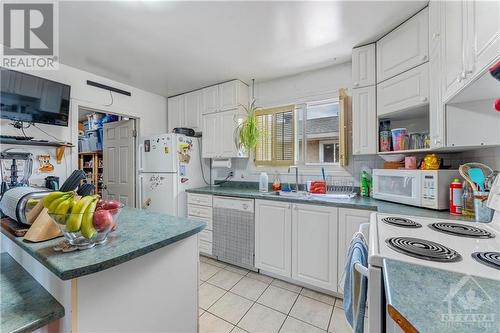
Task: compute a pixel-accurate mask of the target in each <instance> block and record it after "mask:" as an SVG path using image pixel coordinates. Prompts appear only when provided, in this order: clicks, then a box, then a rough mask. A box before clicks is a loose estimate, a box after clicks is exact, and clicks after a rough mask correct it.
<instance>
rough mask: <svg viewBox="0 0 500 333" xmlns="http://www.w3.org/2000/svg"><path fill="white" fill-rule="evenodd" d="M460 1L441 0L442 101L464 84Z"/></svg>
mask: <svg viewBox="0 0 500 333" xmlns="http://www.w3.org/2000/svg"><path fill="white" fill-rule="evenodd" d="M464 7H465V4H464V3H463V2H462V1H443V2H442V5H441V27H442V29H441V68H442V69H441V70H442V80H441V81H442V96H443V102H446V101H447V100H448V99H450V98H451V97H453V96H454V95H455V93H456V92H457V91H458V90H459V89H460V88H461V87H462V86H463V85H464V80H465V75H466V74H465V69H464V65H465V64H464V57H465V55H464V50H463V45H464V41H465V40H464V30H465V24H464V15H465V9H464Z"/></svg>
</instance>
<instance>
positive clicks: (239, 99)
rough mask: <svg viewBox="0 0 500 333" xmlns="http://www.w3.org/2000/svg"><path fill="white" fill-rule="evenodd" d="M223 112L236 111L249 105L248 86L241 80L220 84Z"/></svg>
mask: <svg viewBox="0 0 500 333" xmlns="http://www.w3.org/2000/svg"><path fill="white" fill-rule="evenodd" d="M219 95H220V103H219V109H220V110H221V111H225V110H231V109H236V108H238V107H239V106H240V105H243V106H247V104H248V86H247V85H246V84H244V83H243V82H241V81H239V80H233V81H229V82H224V83H221V84H219Z"/></svg>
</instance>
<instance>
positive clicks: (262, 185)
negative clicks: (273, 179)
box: [259, 172, 269, 193]
mask: <svg viewBox="0 0 500 333" xmlns="http://www.w3.org/2000/svg"><path fill="white" fill-rule="evenodd" d="M268 183H269V177H268V176H267V173H265V172H261V173H260V177H259V192H264V193H265V192H268V191H269V185H268Z"/></svg>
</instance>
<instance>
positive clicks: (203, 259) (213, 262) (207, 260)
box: [200, 256, 227, 268]
mask: <svg viewBox="0 0 500 333" xmlns="http://www.w3.org/2000/svg"><path fill="white" fill-rule="evenodd" d="M200 261H201V262H205V263H207V264H210V265H214V266H217V267H219V268H224V267H226V266H227V264H225V263H223V262H222V261H218V260H215V259H212V258H208V257H205V256H200Z"/></svg>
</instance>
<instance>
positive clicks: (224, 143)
mask: <svg viewBox="0 0 500 333" xmlns="http://www.w3.org/2000/svg"><path fill="white" fill-rule="evenodd" d="M218 115H219V122H220V126H221V127H220V132H219V141H220V154H219V155H220V157H223V158H228V157H237V156H238V149H237V148H236V143H235V139H234V133H235V129H236V126H238V110H237V109H236V110H229V111H224V112H220V113H218Z"/></svg>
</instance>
